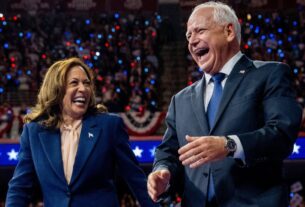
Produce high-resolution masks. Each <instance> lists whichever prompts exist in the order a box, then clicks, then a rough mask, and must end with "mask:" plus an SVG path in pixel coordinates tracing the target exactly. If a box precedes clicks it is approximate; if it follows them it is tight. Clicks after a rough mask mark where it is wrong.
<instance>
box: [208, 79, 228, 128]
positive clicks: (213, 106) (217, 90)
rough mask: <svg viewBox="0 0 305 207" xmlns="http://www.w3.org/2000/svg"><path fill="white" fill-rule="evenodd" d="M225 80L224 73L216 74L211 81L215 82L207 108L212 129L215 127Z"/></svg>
mask: <svg viewBox="0 0 305 207" xmlns="http://www.w3.org/2000/svg"><path fill="white" fill-rule="evenodd" d="M224 78H225V74H224V73H216V74H215V75H213V76H212V78H211V80H212V81H213V82H214V89H213V94H212V97H211V99H210V102H209V104H208V108H207V115H208V121H209V126H210V129H211V128H212V127H213V126H214V122H215V117H216V113H217V110H218V106H219V102H220V99H221V95H222V86H221V81H222V80H223V79H224Z"/></svg>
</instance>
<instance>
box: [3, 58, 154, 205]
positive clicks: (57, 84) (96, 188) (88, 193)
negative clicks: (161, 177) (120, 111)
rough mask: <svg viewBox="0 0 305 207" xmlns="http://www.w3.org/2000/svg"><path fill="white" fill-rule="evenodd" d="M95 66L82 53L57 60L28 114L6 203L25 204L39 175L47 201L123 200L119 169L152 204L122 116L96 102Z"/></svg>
mask: <svg viewBox="0 0 305 207" xmlns="http://www.w3.org/2000/svg"><path fill="white" fill-rule="evenodd" d="M93 81H94V80H93V76H92V73H91V70H90V69H89V68H88V67H87V66H86V65H85V64H84V63H83V62H82V61H81V60H79V59H77V58H70V59H67V60H63V61H58V62H56V63H55V64H53V65H52V66H51V67H50V68H49V70H48V72H47V73H46V76H45V78H44V81H43V83H42V86H41V88H40V91H39V94H38V103H37V104H36V106H35V107H34V108H33V109H32V112H31V113H30V114H28V115H26V116H25V122H26V123H27V124H26V125H25V126H24V129H23V133H22V135H21V139H20V152H19V162H18V165H17V167H16V169H15V172H14V176H13V178H12V179H11V181H10V182H9V189H8V193H7V198H6V206H7V207H10V206H14V207H15V206H18V207H20V206H27V205H28V203H29V201H30V196H29V195H30V190H31V188H32V185H33V180H35V178H36V177H37V178H38V181H39V183H40V186H41V189H42V193H43V201H44V206H46V207H48V206H56V207H63V206H71V207H77V206H80V207H84V206H94V207H97V206H111V207H112V206H119V202H118V199H117V196H116V193H115V191H116V190H115V185H114V174H115V169H117V170H118V172H119V173H120V174H121V176H122V177H123V178H124V179H125V180H126V182H127V183H128V185H129V186H130V187H131V190H132V192H133V193H134V194H135V196H136V197H137V199H138V201H139V202H140V204H141V206H144V207H146V206H153V205H154V204H153V203H152V201H151V200H150V199H149V197H148V195H147V189H146V179H145V175H144V173H143V171H142V170H141V169H140V167H139V166H138V163H137V161H136V159H135V156H134V155H133V152H132V151H131V149H130V147H129V144H128V135H127V133H126V132H125V130H124V126H123V122H122V120H121V119H120V118H119V117H118V116H115V115H110V114H107V113H102V112H105V108H103V107H97V106H96V103H95V94H94V85H93Z"/></svg>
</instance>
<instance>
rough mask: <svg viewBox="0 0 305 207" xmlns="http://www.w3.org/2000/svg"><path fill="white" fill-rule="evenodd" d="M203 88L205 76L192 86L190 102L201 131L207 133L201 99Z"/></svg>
mask: <svg viewBox="0 0 305 207" xmlns="http://www.w3.org/2000/svg"><path fill="white" fill-rule="evenodd" d="M204 88H205V78H204V77H202V79H201V80H200V81H199V83H198V84H197V85H195V86H193V88H192V96H191V102H192V106H193V107H192V108H193V110H194V114H195V116H196V118H197V120H198V123H199V125H200V127H201V129H202V131H203V133H204V134H208V132H209V128H208V122H207V117H206V113H205V110H204V101H203V91H204Z"/></svg>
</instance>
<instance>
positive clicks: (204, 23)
mask: <svg viewBox="0 0 305 207" xmlns="http://www.w3.org/2000/svg"><path fill="white" fill-rule="evenodd" d="M212 24H214V17H213V8H201V9H198V10H197V11H195V12H193V13H192V14H191V16H190V18H189V19H188V22H187V30H192V29H194V28H198V27H210V26H211V25H212Z"/></svg>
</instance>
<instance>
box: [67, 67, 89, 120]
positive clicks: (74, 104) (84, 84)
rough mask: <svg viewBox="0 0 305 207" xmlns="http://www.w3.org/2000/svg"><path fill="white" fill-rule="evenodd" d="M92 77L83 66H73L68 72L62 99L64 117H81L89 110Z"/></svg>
mask: <svg viewBox="0 0 305 207" xmlns="http://www.w3.org/2000/svg"><path fill="white" fill-rule="evenodd" d="M91 94H92V88H91V83H90V79H89V78H88V76H87V74H86V72H85V70H84V69H83V68H82V67H81V66H74V67H72V68H71V69H70V70H69V72H68V73H67V78H66V92H65V96H64V98H63V101H62V116H63V119H64V120H65V119H67V118H69V119H71V118H72V119H81V118H82V117H83V116H84V114H85V113H86V112H87V109H88V105H89V102H90V99H91Z"/></svg>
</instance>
